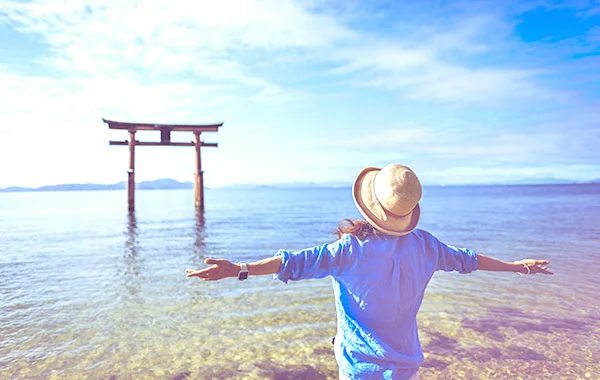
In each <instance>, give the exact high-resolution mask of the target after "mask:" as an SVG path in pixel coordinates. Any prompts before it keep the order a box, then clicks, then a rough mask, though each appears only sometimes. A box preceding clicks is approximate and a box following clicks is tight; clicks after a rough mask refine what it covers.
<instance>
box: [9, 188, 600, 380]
mask: <svg viewBox="0 0 600 380" xmlns="http://www.w3.org/2000/svg"><path fill="white" fill-rule="evenodd" d="M136 196H137V205H136V206H137V212H136V213H135V215H128V214H127V212H126V211H125V208H126V207H125V206H126V193H125V192H122V191H106V192H61V193H58V192H56V193H0V233H1V236H2V239H1V240H0V378H57V379H59V378H60V379H64V378H72V379H77V378H90V377H91V378H103V379H141V378H168V379H185V378H189V379H194V378H198V379H204V378H234V379H235V378H239V379H246V378H256V379H287V378H296V379H329V378H336V376H337V366H336V363H335V359H334V357H333V349H332V346H331V343H330V342H331V337H332V336H333V335H334V334H335V308H334V303H333V298H332V297H333V292H332V289H331V281H330V280H328V279H321V280H309V281H304V282H296V283H289V284H287V285H286V284H283V283H280V282H277V281H273V280H272V279H271V278H270V277H260V278H258V277H254V278H251V279H250V280H249V281H245V282H239V281H237V280H234V279H228V280H225V281H222V282H213V283H207V282H201V281H198V280H197V279H186V278H185V275H184V270H185V268H190V267H192V268H198V267H203V266H204V265H203V264H202V261H203V260H204V258H205V257H212V256H217V257H227V258H230V259H232V260H234V261H238V260H244V261H249V260H253V259H257V258H262V257H264V256H268V255H272V254H273V253H275V252H276V251H277V249H279V248H287V249H299V248H304V247H309V246H313V245H316V244H321V243H323V242H327V241H331V240H333V238H332V235H331V231H332V229H333V228H334V227H335V225H336V224H337V222H338V221H339V220H340V219H341V218H343V217H358V213H357V212H356V211H355V209H354V205H353V203H352V198H351V195H350V193H349V190H348V189H279V190H277V189H258V190H252V191H248V190H232V189H228V190H225V189H209V190H207V191H206V196H207V199H206V206H207V210H206V213H205V214H204V215H203V216H201V215H197V214H196V213H195V210H194V207H193V193H192V192H191V191H187V190H185V191H183V190H182V191H179V190H176V191H173V190H171V191H138V192H137V193H136ZM599 216H600V186H598V185H569V186H565V185H563V186H510V187H447V188H426V189H425V192H424V199H423V201H422V219H421V224H420V227H421V228H424V229H427V230H429V231H430V232H432V233H433V234H434V235H436V236H438V237H439V238H440V239H441V240H443V241H445V242H447V243H451V244H455V245H459V246H466V247H468V248H471V249H474V250H475V251H476V252H480V253H484V254H490V255H492V256H496V257H498V258H502V259H506V260H515V259H519V258H526V257H531V258H548V259H550V260H551V262H552V265H551V267H552V269H553V270H554V271H555V272H556V274H555V275H554V276H529V277H526V276H517V275H513V274H506V273H484V272H475V273H473V274H469V275H460V274H456V273H438V274H436V275H435V276H434V279H433V280H432V282H431V284H430V287H429V289H428V291H427V293H426V296H425V300H424V303H423V306H422V309H421V312H420V314H419V324H420V328H421V330H420V331H421V340H422V343H423V346H424V351H425V357H426V361H425V364H424V365H423V367H422V369H421V370H420V373H421V375H422V378H424V379H430V378H431V379H453V378H467V379H473V378H478V379H516V378H524V379H554V378H556V379H563V378H566V379H571V378H573V379H576V378H581V379H586V378H592V379H598V378H600V365H599V364H598V363H599V362H600V322H599V320H600V301H599V300H598V297H597V288H598V285H599V280H598V278H599V276H598V272H599V271H600V264H598V261H597V260H598V258H599V257H600V227H599V223H598V221H599V220H600V217H599Z"/></svg>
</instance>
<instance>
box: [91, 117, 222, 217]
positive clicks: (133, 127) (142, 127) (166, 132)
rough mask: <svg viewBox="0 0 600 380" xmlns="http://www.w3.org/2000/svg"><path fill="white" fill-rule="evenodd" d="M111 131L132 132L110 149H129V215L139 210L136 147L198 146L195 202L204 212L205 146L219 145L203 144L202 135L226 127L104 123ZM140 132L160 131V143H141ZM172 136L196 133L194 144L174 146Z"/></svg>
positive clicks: (191, 142) (107, 121) (177, 143)
mask: <svg viewBox="0 0 600 380" xmlns="http://www.w3.org/2000/svg"><path fill="white" fill-rule="evenodd" d="M102 121H103V122H105V123H106V124H108V128H110V129H123V130H127V131H128V132H129V140H123V141H109V144H110V145H128V146H129V170H128V171H127V174H128V181H127V201H128V202H127V205H128V208H129V211H133V210H134V209H135V147H136V146H194V147H196V173H194V198H195V202H196V207H197V208H199V209H200V210H202V211H203V210H204V172H203V171H202V161H201V157H200V149H201V148H202V147H203V146H212V147H216V146H217V143H205V142H203V141H201V140H200V134H201V133H202V132H218V131H219V128H220V127H222V126H223V123H222V122H221V123H218V124H153V123H125V122H121V121H113V120H106V119H102ZM137 131H160V141H138V140H136V139H135V132H137ZM171 132H193V133H194V136H195V140H194V141H190V142H172V141H171Z"/></svg>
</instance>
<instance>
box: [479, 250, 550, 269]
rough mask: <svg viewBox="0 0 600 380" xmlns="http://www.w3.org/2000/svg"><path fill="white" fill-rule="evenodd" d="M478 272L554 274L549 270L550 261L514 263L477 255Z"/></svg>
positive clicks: (529, 260) (528, 260) (520, 261)
mask: <svg viewBox="0 0 600 380" xmlns="http://www.w3.org/2000/svg"><path fill="white" fill-rule="evenodd" d="M477 260H478V263H479V264H478V266H477V269H478V270H488V271H495V272H517V273H522V274H536V273H543V274H554V273H553V272H551V271H549V270H548V264H550V262H549V261H548V260H533V259H525V260H519V261H514V262H512V263H511V262H508V261H502V260H498V259H494V258H493V257H488V256H484V255H481V254H477Z"/></svg>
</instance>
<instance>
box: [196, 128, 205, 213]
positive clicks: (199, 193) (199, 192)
mask: <svg viewBox="0 0 600 380" xmlns="http://www.w3.org/2000/svg"><path fill="white" fill-rule="evenodd" d="M194 136H196V141H195V143H194V146H195V147H196V173H195V174H194V198H195V203H196V207H197V208H198V209H199V210H200V211H204V173H203V172H202V161H201V158H200V149H201V148H202V141H200V132H194Z"/></svg>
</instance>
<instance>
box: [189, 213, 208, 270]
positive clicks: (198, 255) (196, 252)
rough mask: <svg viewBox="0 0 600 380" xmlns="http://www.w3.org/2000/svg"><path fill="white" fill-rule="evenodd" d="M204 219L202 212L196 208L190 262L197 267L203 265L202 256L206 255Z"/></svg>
mask: <svg viewBox="0 0 600 380" xmlns="http://www.w3.org/2000/svg"><path fill="white" fill-rule="evenodd" d="M206 237H207V234H206V220H205V218H204V212H203V211H201V210H199V209H196V214H195V219H194V238H195V239H194V245H193V247H192V258H191V259H192V264H193V265H194V267H196V268H198V267H200V266H202V265H204V258H205V257H207V254H206V251H207V248H206Z"/></svg>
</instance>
